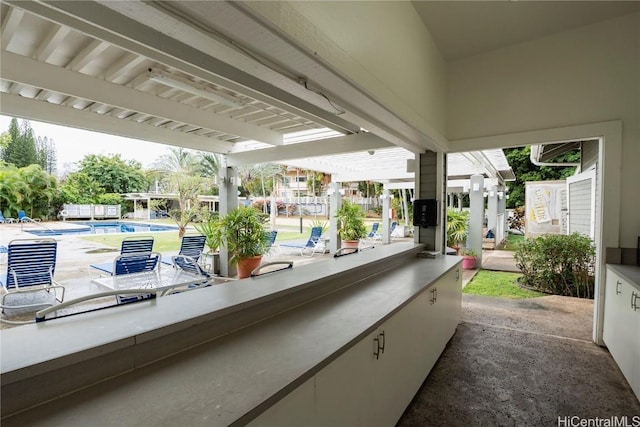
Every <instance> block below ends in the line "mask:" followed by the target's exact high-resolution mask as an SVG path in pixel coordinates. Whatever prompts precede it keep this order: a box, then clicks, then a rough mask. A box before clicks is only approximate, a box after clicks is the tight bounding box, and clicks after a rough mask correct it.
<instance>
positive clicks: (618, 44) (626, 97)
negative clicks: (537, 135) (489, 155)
mask: <svg viewBox="0 0 640 427" xmlns="http://www.w3.org/2000/svg"><path fill="white" fill-rule="evenodd" d="M639 76H640V14H637V13H636V14H632V15H627V16H623V17H620V18H615V19H612V20H608V21H604V22H601V23H597V24H594V25H590V26H587V27H582V28H579V29H576V30H571V31H567V32H563V33H559V34H556V35H552V36H548V37H544V38H541V39H538V40H534V41H531V42H527V43H522V44H519V45H514V46H510V47H507V48H504V49H499V50H496V51H493V52H489V53H486V54H482V55H477V56H473V57H470V58H466V59H462V60H459V61H455V62H452V63H449V64H448V79H449V80H448V85H449V88H448V91H449V92H448V109H447V137H448V138H449V140H450V141H452V140H462V139H467V138H476V137H481V136H490V135H502V134H508V133H516V132H528V131H533V130H542V129H551V128H558V127H565V126H573V125H582V124H590V123H596V122H604V121H612V120H622V145H621V155H619V156H616V155H615V154H614V155H613V156H612V155H608V154H609V153H611V148H612V147H607V145H606V141H605V147H604V155H605V158H606V164H605V166H606V170H605V177H604V180H605V182H604V187H603V197H605V199H606V198H607V197H609V196H611V195H613V194H617V197H615V196H614V197H613V202H615V199H616V198H618V197H619V200H620V203H621V205H620V210H619V214H618V213H617V212H615V211H611V210H610V208H609V207H608V206H611V204H610V203H608V201H607V200H604V202H605V203H604V216H603V221H604V226H605V229H607V228H612V229H613V230H612V231H613V233H611V232H605V233H604V237H605V244H606V246H621V247H629V248H633V247H635V246H636V245H637V236H638V235H640V215H639V214H638V212H640V191H638V189H637V185H638V183H639V182H640V168H638V167H637V166H638V164H639V163H640V77H639ZM512 143H513V146H517V145H518V141H517V140H514V141H512ZM451 148H452V150H456V142H455V141H453V142H451ZM615 151H616V149H615V148H614V149H613V152H614V153H615ZM616 169H617V171H616ZM616 173H620V174H621V176H620V188H618V184H617V183H616V182H615V181H616V179H612V177H613V178H615V175H616ZM616 210H617V209H616ZM605 231H607V230H605ZM618 235H619V236H620V237H619V241H618V238H617V236H618ZM612 236H613V237H612Z"/></svg>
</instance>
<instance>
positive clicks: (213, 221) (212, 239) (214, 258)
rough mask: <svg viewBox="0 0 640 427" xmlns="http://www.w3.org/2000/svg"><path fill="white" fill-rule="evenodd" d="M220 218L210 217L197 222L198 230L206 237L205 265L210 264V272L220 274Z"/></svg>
mask: <svg viewBox="0 0 640 427" xmlns="http://www.w3.org/2000/svg"><path fill="white" fill-rule="evenodd" d="M219 224H220V222H219V220H218V217H217V216H216V217H210V218H209V219H207V221H205V222H201V223H199V224H195V228H196V230H197V231H198V232H199V233H200V234H202V235H203V236H204V237H205V241H204V245H205V247H206V248H207V251H206V252H205V253H203V254H202V258H203V262H204V265H205V267H206V266H208V268H209V272H212V273H214V274H218V273H219V272H220V266H219V265H218V264H219V260H220V258H219V256H218V255H219V252H218V248H219V247H220V237H221V236H220V233H219V230H218V228H219Z"/></svg>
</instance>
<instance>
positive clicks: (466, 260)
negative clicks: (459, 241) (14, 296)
mask: <svg viewBox="0 0 640 427" xmlns="http://www.w3.org/2000/svg"><path fill="white" fill-rule="evenodd" d="M460 255H462V269H463V270H473V269H474V268H475V267H476V258H478V254H477V253H476V251H474V250H473V249H463V250H461V251H460Z"/></svg>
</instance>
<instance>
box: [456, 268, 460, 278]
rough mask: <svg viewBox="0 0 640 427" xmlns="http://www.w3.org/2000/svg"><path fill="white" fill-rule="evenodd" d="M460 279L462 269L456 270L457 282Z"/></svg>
mask: <svg viewBox="0 0 640 427" xmlns="http://www.w3.org/2000/svg"><path fill="white" fill-rule="evenodd" d="M458 279H460V269H459V268H456V280H458Z"/></svg>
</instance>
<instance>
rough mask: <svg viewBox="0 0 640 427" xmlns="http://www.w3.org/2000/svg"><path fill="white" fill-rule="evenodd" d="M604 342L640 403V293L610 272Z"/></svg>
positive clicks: (608, 275)
mask: <svg viewBox="0 0 640 427" xmlns="http://www.w3.org/2000/svg"><path fill="white" fill-rule="evenodd" d="M606 285H607V289H606V295H605V305H604V335H603V338H604V342H605V344H606V345H607V348H608V349H609V352H610V353H611V355H612V356H613V359H614V360H615V361H616V363H617V364H618V366H619V367H620V370H621V371H622V373H623V374H624V376H625V378H626V379H627V381H628V382H629V384H630V385H631V388H632V389H633V391H634V392H635V394H636V396H637V397H638V398H639V399H640V289H639V288H638V287H636V286H633V285H632V284H631V283H630V282H629V281H628V280H625V279H624V278H623V277H622V276H620V275H619V274H617V273H616V272H614V271H612V270H611V269H610V268H608V269H607V281H606Z"/></svg>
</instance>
